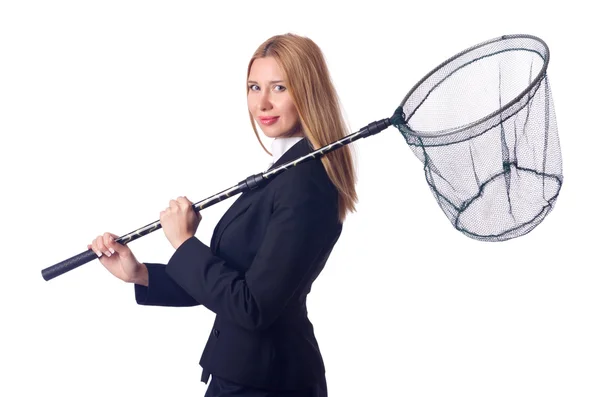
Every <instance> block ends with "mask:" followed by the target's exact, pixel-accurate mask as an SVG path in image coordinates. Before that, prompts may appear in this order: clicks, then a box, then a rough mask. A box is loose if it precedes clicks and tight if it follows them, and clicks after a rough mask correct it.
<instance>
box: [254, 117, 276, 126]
mask: <svg viewBox="0 0 600 397" xmlns="http://www.w3.org/2000/svg"><path fill="white" fill-rule="evenodd" d="M258 119H259V120H260V122H261V124H264V125H271V124H273V123H275V122H276V121H277V120H278V119H279V116H277V117H259V118H258Z"/></svg>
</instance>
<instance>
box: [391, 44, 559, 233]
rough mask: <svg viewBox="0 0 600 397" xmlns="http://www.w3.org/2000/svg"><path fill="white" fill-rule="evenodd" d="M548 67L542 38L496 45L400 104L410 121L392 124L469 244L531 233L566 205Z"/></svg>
mask: <svg viewBox="0 0 600 397" xmlns="http://www.w3.org/2000/svg"><path fill="white" fill-rule="evenodd" d="M548 61H549V50H548V47H547V46H546V44H545V43H544V42H543V41H542V40H540V39H538V38H537V37H534V36H529V35H511V36H502V37H500V38H497V39H494V40H490V41H487V42H485V43H482V44H479V45H477V46H474V47H472V48H469V49H467V50H465V51H463V52H461V53H460V54H458V55H456V56H454V57H453V58H450V59H449V60H447V61H446V62H444V63H443V64H441V65H440V66H438V67H437V68H436V69H434V70H433V71H432V72H431V73H429V74H428V75H427V76H426V77H424V78H423V79H422V80H421V81H420V82H419V83H417V84H416V85H415V87H413V89H412V90H411V91H410V92H409V93H408V95H407V96H406V97H405V99H404V100H403V102H402V104H401V105H400V108H399V110H400V111H403V112H404V115H403V116H400V117H397V116H394V117H392V118H391V119H392V122H393V123H394V125H395V126H396V127H397V128H398V129H399V130H400V132H401V133H402V134H403V136H404V138H405V139H406V142H407V143H408V144H409V145H410V147H411V149H412V150H413V152H414V153H415V155H416V156H417V157H418V158H419V159H420V160H421V161H422V162H423V165H424V170H425V178H426V180H427V183H428V184H429V187H430V188H431V191H432V193H433V195H434V197H435V198H436V200H437V202H438V204H439V206H440V207H441V208H442V210H443V211H444V213H445V214H446V216H447V217H448V219H450V221H451V222H452V224H453V226H454V227H455V228H456V229H458V230H459V231H461V232H463V233H464V234H466V235H467V236H469V237H472V238H474V239H477V240H484V241H501V240H507V239H511V238H514V237H518V236H521V235H523V234H526V233H528V232H530V231H531V230H532V229H533V228H535V227H536V226H537V225H538V224H539V223H540V222H541V221H542V220H543V219H544V218H545V216H546V215H548V213H549V212H550V211H551V210H552V208H553V206H554V204H555V202H556V199H557V197H558V193H559V191H560V188H561V185H562V180H563V177H562V159H561V153H560V145H559V139H558V132H557V127H556V120H555V115H554V107H553V103H552V96H551V93H550V85H549V82H548V76H547V75H546V69H547V67H548ZM400 119H402V120H400ZM394 121H395V122H394Z"/></svg>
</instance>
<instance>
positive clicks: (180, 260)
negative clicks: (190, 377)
mask: <svg viewBox="0 0 600 397" xmlns="http://www.w3.org/2000/svg"><path fill="white" fill-rule="evenodd" d="M247 80H248V85H247V90H246V92H247V96H248V110H249V113H250V120H251V124H252V128H253V129H254V133H255V134H256V137H257V138H258V141H259V142H260V143H261V145H262V142H261V140H260V137H259V135H258V132H257V129H256V123H258V125H259V126H260V129H261V130H262V132H263V133H264V134H265V135H266V136H268V137H270V138H274V140H273V144H272V150H273V153H272V155H273V161H274V164H273V167H274V166H279V165H281V164H285V163H287V162H288V161H290V160H293V159H296V158H298V157H301V156H303V155H305V154H307V153H309V152H310V151H312V150H314V149H317V148H320V147H322V146H324V145H326V144H328V143H331V142H333V141H335V140H338V139H340V138H342V137H343V136H344V135H345V133H346V130H345V127H344V123H343V119H342V116H341V112H340V108H339V104H338V99H337V95H336V93H335V90H334V88H333V85H332V83H331V79H330V77H329V72H328V69H327V66H326V63H325V60H324V57H323V55H322V53H321V51H320V49H319V47H318V46H317V45H316V44H315V43H314V42H313V41H312V40H310V39H308V38H304V37H300V36H297V35H292V34H286V35H278V36H274V37H272V38H270V39H268V40H267V41H265V42H264V43H263V44H262V45H260V46H259V48H258V49H257V50H256V52H255V53H254V55H253V56H252V58H251V60H250V62H249V65H248V74H247ZM263 148H264V146H263ZM265 151H266V149H265ZM267 153H268V151H267ZM354 184H355V171H354V165H353V161H352V157H351V153H350V150H349V148H348V147H346V146H345V147H343V148H340V149H337V150H335V151H333V152H330V153H328V154H327V155H326V156H325V157H323V158H321V159H319V160H315V161H308V162H305V163H302V164H300V165H297V166H295V167H292V168H290V169H288V170H287V171H285V172H283V173H281V174H280V175H278V176H277V177H275V178H274V179H273V180H272V181H270V182H269V183H268V184H266V185H265V186H263V187H261V188H258V189H256V190H253V191H250V192H246V193H244V194H242V195H241V196H240V197H239V198H238V199H237V200H236V201H235V202H234V203H233V204H232V206H231V207H230V208H229V209H228V210H227V212H226V213H225V214H224V216H223V218H222V219H221V220H220V221H219V223H218V224H217V226H216V227H215V230H214V234H213V237H212V240H211V243H210V247H209V246H207V245H205V244H204V243H202V242H201V241H200V240H199V239H197V238H196V237H195V236H194V235H195V233H196V230H197V228H198V225H199V222H200V220H201V219H202V217H201V215H200V214H199V213H198V214H197V213H196V212H195V211H194V210H193V209H192V208H191V206H192V203H191V202H190V201H189V200H188V199H187V198H186V197H179V198H177V200H171V201H170V203H169V207H168V208H166V209H165V210H164V211H162V212H161V213H160V222H161V226H162V229H163V231H164V233H165V235H166V237H167V238H168V240H169V242H170V243H171V244H172V245H173V247H174V248H175V253H174V254H173V256H172V257H171V259H170V260H169V263H168V264H167V265H163V264H157V263H140V262H138V261H137V259H136V258H135V256H134V255H133V253H132V252H131V251H130V249H129V248H128V247H127V246H123V245H120V244H117V243H115V242H114V238H115V237H117V236H115V235H114V234H111V233H105V234H104V235H102V236H98V237H97V238H96V239H95V240H94V241H93V242H92V244H91V245H89V246H88V248H92V249H93V250H94V251H95V252H96V253H97V254H98V256H99V259H100V262H102V264H103V265H104V266H105V267H106V268H107V269H108V270H109V271H110V272H111V273H112V274H113V275H115V276H116V277H118V278H119V279H121V280H124V281H126V282H130V283H134V284H135V286H134V288H135V297H136V301H137V303H138V304H141V305H158V306H194V305H204V306H205V307H207V308H208V309H209V310H211V311H213V312H214V313H216V318H215V322H214V326H213V329H212V330H211V333H210V335H209V338H208V341H207V343H206V346H205V349H204V352H203V353H202V357H201V359H200V365H201V366H202V367H203V373H202V381H203V382H205V383H206V382H207V381H208V379H209V376H210V375H212V378H211V381H210V384H209V385H208V388H207V391H206V396H229V395H236V396H267V395H268V396H326V395H327V386H326V380H325V367H324V364H323V360H322V358H321V353H320V351H319V347H318V344H317V341H316V339H315V335H314V332H313V326H312V324H311V322H310V320H309V319H308V316H307V308H306V297H307V295H308V293H309V292H310V289H311V286H312V283H313V282H314V280H315V279H316V278H317V276H318V275H319V273H320V272H321V270H322V269H323V267H324V266H325V262H326V261H327V258H328V257H329V254H330V253H331V251H332V249H333V246H334V245H335V243H336V242H337V240H338V238H339V236H340V234H341V231H342V223H343V221H344V219H345V217H346V215H347V213H348V212H350V211H354V209H355V203H356V201H357V198H356V192H355V189H354Z"/></svg>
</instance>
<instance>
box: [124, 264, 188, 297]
mask: <svg viewBox="0 0 600 397" xmlns="http://www.w3.org/2000/svg"><path fill="white" fill-rule="evenodd" d="M145 265H146V267H147V268H148V286H147V287H146V286H144V285H139V284H134V291H135V300H136V302H137V303H138V304H140V305H146V306H197V305H199V303H198V302H197V301H196V300H194V298H192V297H191V296H190V295H189V294H188V293H187V292H185V291H184V290H183V289H182V288H181V287H180V286H179V285H178V284H177V283H176V282H175V281H173V279H171V277H169V275H168V274H167V273H166V271H165V270H166V266H165V265H162V264H158V263H145Z"/></svg>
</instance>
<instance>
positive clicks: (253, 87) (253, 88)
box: [250, 84, 259, 91]
mask: <svg viewBox="0 0 600 397" xmlns="http://www.w3.org/2000/svg"><path fill="white" fill-rule="evenodd" d="M258 90H259V88H258V86H257V85H256V84H250V91H258Z"/></svg>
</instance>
